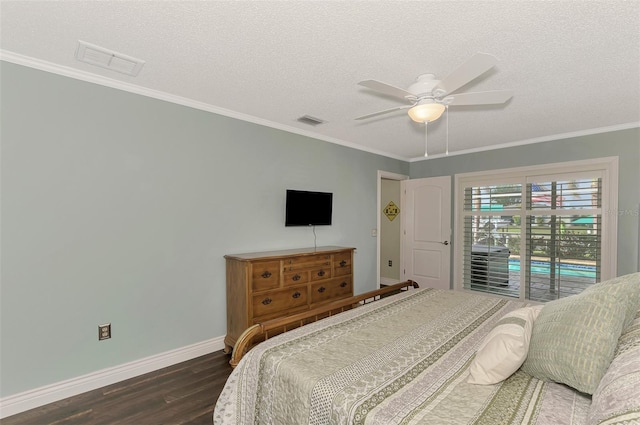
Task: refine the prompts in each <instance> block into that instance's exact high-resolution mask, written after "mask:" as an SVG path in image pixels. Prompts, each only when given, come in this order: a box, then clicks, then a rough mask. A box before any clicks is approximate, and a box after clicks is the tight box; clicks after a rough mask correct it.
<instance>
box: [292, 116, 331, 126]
mask: <svg viewBox="0 0 640 425" xmlns="http://www.w3.org/2000/svg"><path fill="white" fill-rule="evenodd" d="M298 121H299V122H301V123H303V124H309V125H313V126H315V125H318V124H324V123H325V122H326V121H325V120H321V119H320V118H316V117H312V116H311V115H303V116H301V117H300V118H298Z"/></svg>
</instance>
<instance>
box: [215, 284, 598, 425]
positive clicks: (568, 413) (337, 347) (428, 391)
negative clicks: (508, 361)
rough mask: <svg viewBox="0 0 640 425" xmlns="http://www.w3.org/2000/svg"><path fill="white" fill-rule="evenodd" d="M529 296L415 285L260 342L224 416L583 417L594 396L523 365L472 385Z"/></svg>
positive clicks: (299, 419) (304, 420)
mask: <svg viewBox="0 0 640 425" xmlns="http://www.w3.org/2000/svg"><path fill="white" fill-rule="evenodd" d="M525 305H527V303H524V302H520V301H511V300H505V299H500V298H493V297H489V296H484V295H476V294H470V293H467V292H457V291H444V290H436V289H418V290H411V291H406V292H404V293H401V294H399V295H395V296H392V297H388V298H385V299H382V300H380V301H377V302H375V303H371V304H367V305H365V306H362V307H359V308H357V309H353V310H350V311H347V312H344V313H341V314H339V315H336V316H333V317H330V318H327V319H324V320H321V321H319V322H316V323H313V324H310V325H307V326H304V327H302V328H298V329H295V330H293V331H291V332H287V333H286V334H283V335H279V336H278V337H275V338H272V339H269V340H267V341H266V342H264V343H261V344H259V345H258V346H256V347H255V348H253V349H252V350H250V351H249V352H248V353H247V355H246V356H245V357H244V358H243V359H242V361H241V362H240V363H239V364H238V366H237V367H236V369H234V371H233V372H232V374H231V376H230V377H229V379H228V381H227V383H226V384H225V387H224V390H223V392H222V394H221V395H220V398H219V399H218V402H217V404H216V407H215V412H214V423H215V424H221V425H222V424H234V425H240V424H269V425H275V424H313V425H321V424H336V425H337V424H380V425H391V424H430V425H433V424H437V425H448V424H487V425H499V424H541V425H542V424H549V425H551V424H553V425H561V424H581V423H584V421H585V418H586V416H587V413H588V409H589V405H590V402H591V399H590V397H588V396H585V395H583V394H580V393H578V392H576V391H575V390H572V389H570V388H568V387H565V386H562V385H559V384H554V383H547V382H542V381H539V380H537V379H534V378H532V377H530V376H528V375H526V374H524V373H522V372H520V371H518V372H516V373H515V374H514V375H512V376H511V377H510V378H509V379H507V380H506V381H504V382H502V383H500V384H495V385H486V386H481V385H473V384H469V383H467V382H466V381H467V378H468V375H469V373H468V366H469V364H470V361H471V360H472V359H473V356H474V353H475V351H476V348H477V346H478V344H479V343H480V342H481V341H482V339H483V337H484V336H485V335H486V334H487V333H488V332H489V331H490V330H491V329H492V327H493V326H494V325H495V323H496V322H497V321H498V320H499V319H500V318H501V317H502V316H503V315H504V314H506V313H508V312H510V311H512V310H515V309H517V308H520V307H523V306H525Z"/></svg>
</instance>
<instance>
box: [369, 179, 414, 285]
mask: <svg viewBox="0 0 640 425" xmlns="http://www.w3.org/2000/svg"><path fill="white" fill-rule="evenodd" d="M408 179H409V176H406V175H403V174H396V173H391V172H388V171H380V170H379V171H378V200H377V204H376V205H377V206H378V213H377V220H378V221H377V236H378V237H377V271H378V272H377V276H378V281H377V287H378V288H380V285H392V284H394V283H398V282H400V281H401V280H400V276H401V271H400V264H401V262H402V260H401V259H402V244H401V232H402V228H401V224H402V211H400V210H399V208H400V205H401V202H402V199H401V198H402V197H401V193H400V182H401V181H402V180H408ZM391 203H392V204H391ZM394 206H395V207H396V208H397V209H398V210H397V214H395V215H394ZM385 210H386V214H385Z"/></svg>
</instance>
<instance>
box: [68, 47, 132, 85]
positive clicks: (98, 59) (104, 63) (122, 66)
mask: <svg viewBox="0 0 640 425" xmlns="http://www.w3.org/2000/svg"><path fill="white" fill-rule="evenodd" d="M76 59H78V60H79V61H80V62H85V63H88V64H91V65H96V66H100V67H102V68H106V69H110V70H112V71H116V72H121V73H123V74H127V75H133V76H134V77H135V76H136V75H138V72H140V70H141V69H142V66H143V65H144V61H143V60H140V59H136V58H132V57H131V56H127V55H123V54H122V53H118V52H114V51H113V50H109V49H105V48H104V47H100V46H96V45H94V44H90V43H87V42H84V41H78V49H77V50H76Z"/></svg>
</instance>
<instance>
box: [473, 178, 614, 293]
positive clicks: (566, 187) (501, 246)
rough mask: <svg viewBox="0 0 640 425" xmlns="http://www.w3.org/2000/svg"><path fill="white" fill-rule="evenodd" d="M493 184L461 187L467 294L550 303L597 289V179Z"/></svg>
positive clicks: (599, 242) (599, 253)
mask: <svg viewBox="0 0 640 425" xmlns="http://www.w3.org/2000/svg"><path fill="white" fill-rule="evenodd" d="M492 183H493V182H486V181H485V182H482V184H478V185H475V184H474V185H466V187H464V198H463V205H462V211H461V213H462V221H461V224H462V225H463V229H462V230H463V239H462V242H463V247H462V267H463V271H462V286H463V288H464V289H469V290H473V291H480V292H488V293H492V294H497V295H504V296H510V297H516V298H526V299H530V300H535V301H549V300H552V299H556V298H561V297H565V296H569V295H573V294H577V293H579V292H581V291H583V290H584V289H586V288H587V287H588V286H590V285H592V284H593V283H596V282H599V281H600V276H601V270H602V229H603V215H602V214H603V212H602V198H603V194H602V187H603V185H602V176H601V172H599V171H590V172H580V173H562V174H556V175H551V176H523V177H522V180H521V181H520V182H508V183H504V182H501V183H498V182H496V183H495V184H492Z"/></svg>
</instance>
